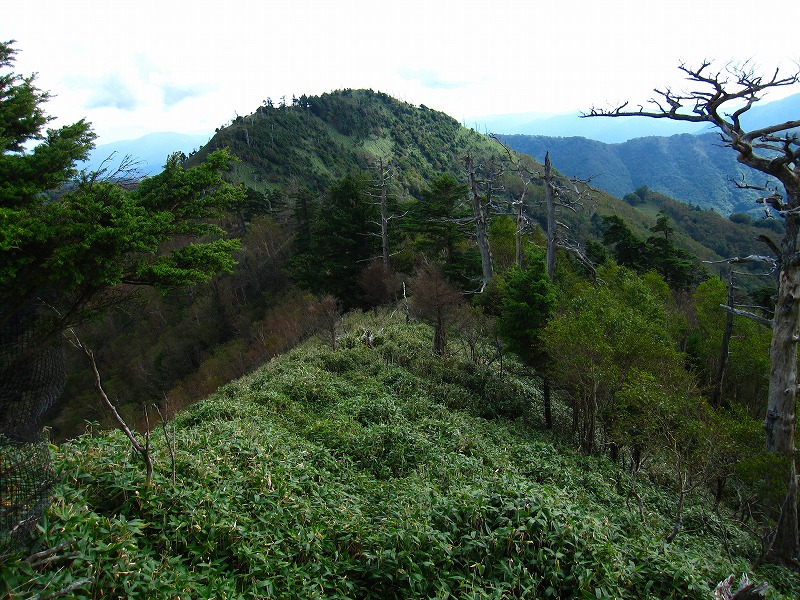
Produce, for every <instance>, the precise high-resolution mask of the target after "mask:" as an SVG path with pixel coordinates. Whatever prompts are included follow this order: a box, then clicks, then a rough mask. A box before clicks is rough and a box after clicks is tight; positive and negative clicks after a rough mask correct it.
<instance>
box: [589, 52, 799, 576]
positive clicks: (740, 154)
mask: <svg viewBox="0 0 800 600" xmlns="http://www.w3.org/2000/svg"><path fill="white" fill-rule="evenodd" d="M679 69H680V70H681V71H682V72H683V73H684V74H685V75H686V76H687V80H688V81H689V82H691V85H692V86H693V87H694V88H695V90H694V91H689V92H676V91H673V90H671V89H669V88H666V89H665V90H659V89H656V90H655V94H656V95H655V97H654V98H653V99H651V100H650V101H649V103H648V105H647V107H645V106H639V107H638V108H637V109H636V110H631V109H628V103H625V104H622V105H621V106H617V107H615V108H609V109H597V108H592V109H591V110H590V112H589V113H588V114H585V115H583V116H586V117H623V116H642V117H651V118H661V119H672V120H675V121H689V122H693V123H710V124H712V125H713V126H715V127H716V128H717V129H718V132H719V135H720V137H721V139H722V142H723V143H724V144H725V145H726V146H728V147H730V148H731V149H732V150H734V151H735V152H736V153H737V159H738V161H739V162H740V163H742V164H744V165H747V166H748V167H751V168H753V169H755V170H756V171H759V172H760V173H764V174H766V175H770V176H772V177H774V178H775V179H777V180H778V181H779V182H780V184H781V185H782V186H783V189H784V194H782V195H781V194H778V193H776V192H775V191H773V192H771V193H770V194H769V195H767V196H766V197H764V198H761V199H760V202H762V203H763V204H765V207H769V208H771V209H772V210H773V211H774V212H776V213H777V214H778V215H779V216H780V217H782V218H783V219H784V221H785V226H786V227H785V234H784V236H783V239H782V240H781V241H780V243H776V242H775V241H774V240H772V239H771V238H769V237H768V236H766V235H762V236H759V239H760V241H762V242H764V243H765V244H766V245H767V246H768V248H769V249H770V251H771V252H772V253H773V254H774V255H775V261H776V262H777V265H778V273H779V276H778V294H777V302H776V306H775V314H774V317H773V319H772V321H771V327H772V343H771V346H770V384H769V394H768V400H767V416H766V419H765V420H764V429H765V431H766V447H767V450H769V451H771V452H774V453H776V454H778V455H780V456H782V457H784V458H785V460H786V463H787V465H788V467H787V472H786V497H785V500H784V502H783V504H782V506H781V508H780V514H779V518H778V524H777V527H776V528H775V531H774V533H773V535H772V536H771V539H770V541H769V544H768V547H767V551H766V558H767V559H769V560H771V561H773V562H779V563H784V564H793V565H795V566H797V565H800V539H799V538H798V514H797V499H798V498H797V494H798V482H797V467H796V464H795V435H796V432H795V421H796V405H797V392H798V387H797V384H798V381H797V343H798V341H800V247H798V246H799V244H798V234H799V233H800V137H799V136H798V133H797V131H796V130H797V128H800V119H795V120H792V121H787V122H784V123H776V124H774V125H768V126H765V127H759V128H754V129H749V128H747V127H746V126H745V124H744V123H743V122H742V117H743V116H744V115H745V114H746V113H747V112H748V111H749V110H750V109H751V108H752V107H753V105H754V104H756V103H757V102H758V101H759V100H761V99H762V97H763V94H764V93H765V92H769V91H770V90H773V89H775V88H781V87H786V86H790V85H794V84H796V83H798V82H799V81H800V70H796V71H795V72H794V73H792V74H789V75H785V74H783V73H781V72H780V70H778V69H776V70H775V71H774V72H773V73H772V75H771V76H767V77H763V76H761V75H758V74H757V73H756V72H755V70H754V68H753V66H752V65H751V64H749V63H743V64H728V65H726V67H725V68H723V69H720V70H716V69H715V68H714V67H713V66H712V63H710V62H708V61H704V62H703V63H702V64H701V65H700V66H699V67H697V68H691V67H689V66H687V65H685V64H683V65H680V67H679ZM758 258H763V257H758ZM729 310H733V307H729ZM736 314H742V315H744V316H752V317H754V316H756V315H751V314H750V313H747V312H746V311H739V312H737V313H736ZM756 320H758V319H756ZM761 320H762V321H763V318H762V319H761Z"/></svg>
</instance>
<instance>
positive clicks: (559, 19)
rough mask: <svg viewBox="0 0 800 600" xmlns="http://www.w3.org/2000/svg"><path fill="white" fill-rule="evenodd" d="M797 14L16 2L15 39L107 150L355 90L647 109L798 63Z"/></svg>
mask: <svg viewBox="0 0 800 600" xmlns="http://www.w3.org/2000/svg"><path fill="white" fill-rule="evenodd" d="M778 9H780V10H778ZM775 14H781V15H782V16H781V22H780V23H776V22H775V17H774V15H775ZM40 15H41V16H40ZM798 17H800V5H798V4H797V3H788V2H785V1H782V0H762V2H761V3H760V4H759V6H758V7H754V6H753V5H752V4H750V3H746V2H744V0H730V1H728V2H726V3H725V5H724V8H721V7H720V5H719V4H718V3H706V4H702V3H701V4H698V3H697V2H695V1H694V0H673V1H672V2H671V3H670V5H669V6H668V7H663V6H662V5H657V4H652V3H645V2H633V1H632V0H608V1H606V2H598V3H587V2H585V1H584V0H560V1H559V2H557V3H539V2H524V3H523V2H519V0H495V1H494V2H491V3H486V2H484V1H477V0H462V1H461V2H458V3H453V2H449V1H443V0H439V1H437V0H405V1H404V2H386V1H383V2H379V1H375V0H339V1H335V0H306V1H305V2H288V1H286V2H280V3H278V2H270V1H268V2H259V3H252V2H245V1H243V0H231V1H229V2H228V3H219V2H213V3H212V2H188V1H185V0H184V1H178V0H159V1H155V0H141V1H140V2H138V3H136V4H119V3H110V4H109V3H99V2H96V1H94V0H71V2H69V3H66V2H48V1H47V0H28V1H27V2H25V3H15V4H12V5H11V6H9V7H6V8H5V10H4V16H3V19H2V21H0V39H11V38H14V39H17V40H18V44H17V48H18V49H19V50H20V54H19V60H18V63H17V67H18V71H19V72H21V73H30V72H33V71H38V72H39V73H40V78H39V83H40V85H41V87H42V88H43V89H48V90H51V91H52V92H53V93H54V94H55V95H56V97H54V98H53V100H52V101H51V103H50V106H49V107H48V109H49V111H50V113H51V114H54V115H56V116H58V117H60V120H61V121H63V122H71V121H74V120H76V119H78V118H82V117H87V118H88V119H89V120H90V121H92V123H93V125H94V127H95V129H96V130H97V132H98V133H99V134H100V138H101V139H100V141H101V142H105V141H111V140H112V139H119V138H120V137H128V138H130V137H134V136H136V135H141V134H143V133H147V132H148V131H159V130H165V129H166V130H173V131H181V132H197V131H203V130H205V131H213V129H214V128H215V127H217V126H219V125H222V124H224V123H225V122H226V121H227V120H229V119H230V118H231V117H233V116H234V115H235V114H237V113H238V114H247V113H249V112H251V111H253V110H255V109H256V108H257V107H258V106H259V105H260V104H261V102H262V101H263V100H264V99H265V98H267V97H272V98H273V99H277V98H280V97H281V96H284V95H285V96H288V97H291V95H292V94H296V95H301V94H308V95H312V94H319V93H323V92H326V91H330V90H334V89H341V88H347V87H351V88H356V87H369V88H372V89H375V90H381V91H384V92H387V93H389V94H392V95H394V96H397V97H399V98H401V99H403V100H406V101H408V102H412V103H414V104H421V103H424V104H426V105H427V106H430V107H432V108H435V109H438V110H443V111H445V112H447V113H449V114H451V115H452V116H453V117H455V118H457V119H459V120H464V119H469V118H470V117H474V116H479V115H489V114H499V113H513V112H550V113H552V112H572V111H577V110H580V109H587V108H589V107H590V106H592V105H593V104H604V103H606V102H615V101H618V100H623V99H632V100H634V101H643V100H646V99H647V98H648V97H649V96H650V94H651V92H652V89H653V88H654V87H657V86H666V85H671V86H673V87H679V86H681V85H682V84H683V82H682V80H681V77H680V73H679V72H678V71H677V68H676V67H677V65H678V64H679V63H680V62H681V61H684V60H685V61H688V62H690V63H696V62H697V61H700V60H702V59H705V58H719V59H721V60H728V59H739V60H741V59H745V58H750V57H752V58H754V59H755V60H756V61H757V62H758V63H760V64H761V65H763V66H765V68H772V67H773V66H774V65H777V64H778V63H779V62H781V61H783V62H784V64H790V63H789V62H788V61H790V60H791V59H796V58H798V57H800V51H798V50H797V49H796V48H795V45H794V43H793V41H792V40H791V39H790V36H788V35H781V34H780V33H776V32H777V31H779V30H780V28H781V27H782V24H783V23H795V22H797V21H798ZM737 22H738V23H746V31H747V32H750V33H748V34H747V35H744V34H743V33H742V31H743V29H742V27H744V25H742V26H737V25H734V24H735V23H737ZM717 23H719V25H717ZM761 32H763V33H761ZM109 74H115V75H116V77H117V79H116V81H115V80H114V79H113V78H111V77H110V75H109ZM79 82H83V83H81V85H78V83H79ZM86 82H89V83H91V89H87V88H86Z"/></svg>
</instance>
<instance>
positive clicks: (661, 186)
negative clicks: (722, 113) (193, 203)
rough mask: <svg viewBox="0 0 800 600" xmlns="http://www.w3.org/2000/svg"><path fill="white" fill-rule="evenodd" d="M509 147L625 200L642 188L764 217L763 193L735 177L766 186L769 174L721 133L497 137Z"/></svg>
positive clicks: (724, 210)
mask: <svg viewBox="0 0 800 600" xmlns="http://www.w3.org/2000/svg"><path fill="white" fill-rule="evenodd" d="M498 137H499V138H500V139H501V140H503V141H504V142H505V143H506V144H508V146H509V147H511V148H512V149H514V150H516V151H517V152H522V153H525V154H529V155H530V156H532V157H533V158H535V159H536V160H538V161H540V162H542V161H544V156H545V154H546V153H547V152H550V160H551V161H552V163H553V166H554V167H556V168H557V169H558V170H559V171H561V172H562V173H564V174H565V175H568V176H570V177H573V176H574V177H578V178H580V179H584V180H591V184H592V185H593V186H594V187H597V188H600V189H601V190H604V191H606V192H608V193H609V194H613V195H614V196H617V197H618V198H623V197H624V196H625V195H626V194H629V193H631V192H633V191H634V190H635V189H636V188H638V187H640V186H647V187H648V188H650V189H652V190H654V191H656V192H659V193H661V194H664V195H665V196H669V197H671V198H675V199H677V200H680V201H682V202H685V203H686V204H691V205H692V206H699V207H701V208H704V209H714V210H716V211H717V212H719V213H720V214H723V215H729V214H731V213H736V212H749V213H753V215H754V216H758V215H759V213H760V216H763V207H760V205H758V204H756V203H755V199H756V198H758V196H759V192H757V191H753V190H744V189H739V188H738V187H737V186H736V184H735V183H734V182H735V181H740V182H741V181H743V180H744V181H747V183H749V184H757V185H763V184H764V183H766V180H765V177H764V175H762V174H760V173H755V172H754V171H753V170H752V169H749V168H748V167H745V166H744V165H741V164H740V163H739V162H737V160H736V153H735V152H734V151H733V150H731V149H730V148H727V147H725V146H723V144H722V143H721V141H720V138H719V136H718V135H716V134H713V133H706V134H703V135H690V134H686V133H684V134H681V135H673V136H670V137H658V136H652V137H644V138H635V139H632V140H629V141H627V142H623V143H620V144H604V143H603V142H598V141H596V140H589V139H586V138H582V137H547V136H539V135H501V136H498Z"/></svg>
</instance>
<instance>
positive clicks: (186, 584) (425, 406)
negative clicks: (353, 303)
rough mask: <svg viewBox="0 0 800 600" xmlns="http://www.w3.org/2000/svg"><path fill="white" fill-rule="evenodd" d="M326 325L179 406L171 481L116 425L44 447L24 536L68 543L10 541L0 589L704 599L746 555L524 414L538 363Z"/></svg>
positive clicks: (164, 460)
mask: <svg viewBox="0 0 800 600" xmlns="http://www.w3.org/2000/svg"><path fill="white" fill-rule="evenodd" d="M343 328H344V331H345V333H344V335H343V336H342V337H341V339H340V344H339V349H337V350H335V351H334V350H331V349H330V348H327V347H324V346H322V345H320V344H319V343H316V342H313V341H312V342H309V343H307V344H305V345H304V346H303V347H301V348H298V349H297V350H295V351H293V352H291V353H289V354H287V355H284V356H281V357H278V358H276V359H274V360H272V361H271V362H269V363H268V364H266V365H264V366H263V367H262V368H261V369H259V370H257V371H255V372H254V373H253V374H251V375H250V376H247V377H245V378H243V379H240V380H238V381H236V382H234V383H232V384H230V385H228V386H225V387H224V388H222V389H220V390H219V392H218V393H217V394H215V395H214V396H212V397H210V398H208V399H206V400H205V401H203V402H200V403H198V404H196V405H194V406H192V407H191V408H190V409H189V410H187V411H186V412H184V413H182V414H180V415H179V416H178V417H177V419H176V420H175V422H174V423H173V424H171V425H170V426H169V427H170V429H169V431H170V436H171V438H172V439H174V441H175V473H176V481H175V483H173V482H172V479H171V469H170V457H169V454H168V452H167V446H166V444H165V441H164V437H163V435H159V436H154V440H153V443H154V452H155V456H156V473H155V477H154V484H153V487H152V489H147V490H146V489H143V488H142V476H143V475H142V468H141V465H140V464H138V461H137V460H135V459H134V458H132V456H131V453H130V448H129V445H128V443H127V442H126V440H125V439H124V438H123V436H121V435H120V434H119V432H106V433H100V434H96V435H92V434H87V435H85V436H83V437H81V438H79V439H76V440H74V441H72V442H70V443H66V444H64V445H62V446H60V447H58V448H54V451H55V456H56V466H57V467H58V468H59V469H60V470H61V471H62V472H63V474H64V483H63V484H62V485H61V486H60V487H59V488H58V490H57V495H56V499H55V502H54V505H53V508H52V510H51V513H50V515H49V517H48V519H47V520H46V522H45V523H43V525H42V535H41V539H40V542H39V543H40V546H41V547H52V546H56V545H58V544H61V543H64V544H65V547H64V549H63V552H64V553H66V552H74V554H73V555H71V556H70V557H69V558H68V559H66V560H61V561H56V562H53V563H49V564H44V565H40V566H39V567H36V568H34V567H32V566H31V565H30V564H27V563H24V562H20V561H19V560H18V558H19V557H17V556H10V557H9V556H6V557H5V558H6V560H5V561H4V563H3V566H2V568H1V570H0V575H2V577H0V580H2V581H3V582H4V584H5V586H6V590H8V589H13V590H15V592H14V594H16V596H15V595H13V594H12V595H11V596H9V597H30V596H31V595H33V594H34V593H39V594H41V595H42V596H44V595H45V594H47V593H52V592H54V591H56V590H59V589H63V588H65V587H66V586H68V585H69V584H70V583H71V582H78V581H80V580H81V579H83V578H92V580H93V581H92V583H85V584H84V585H80V586H78V587H76V589H74V590H73V591H72V592H71V597H75V598H99V597H127V598H177V597H180V598H269V597H274V598H547V597H552V598H670V597H674V598H703V599H705V598H708V597H710V594H711V590H712V589H713V587H714V586H715V585H716V583H717V582H718V581H720V580H721V579H723V578H724V577H727V576H728V575H729V574H731V573H737V574H738V573H741V572H743V571H750V570H751V569H752V567H751V565H750V563H749V562H748V561H749V560H751V559H753V558H754V557H755V556H756V554H757V552H758V548H759V545H758V540H757V539H756V538H755V537H754V536H752V535H751V534H749V533H747V532H745V531H743V530H741V529H738V528H737V527H736V526H735V525H734V524H733V521H732V519H731V517H730V515H727V514H726V511H725V510H724V509H723V511H722V512H720V513H714V512H712V511H711V510H710V508H709V506H710V502H709V500H708V499H706V498H703V497H701V496H693V497H690V499H689V502H688V506H686V507H685V509H684V511H685V518H684V524H685V531H684V532H682V533H681V534H680V535H679V536H678V537H677V539H676V540H675V541H674V542H673V543H672V544H667V543H665V542H664V537H665V535H666V534H667V533H668V532H669V531H670V529H671V527H672V522H671V519H670V515H671V514H672V511H673V510H674V507H675V502H676V500H677V493H676V492H675V491H674V490H672V488H671V487H670V485H669V477H668V475H667V471H665V470H664V469H658V470H657V472H659V473H660V475H659V481H660V483H659V484H655V483H652V482H648V481H644V480H643V481H642V482H641V483H640V489H639V491H640V494H641V495H642V498H643V502H644V509H645V511H644V517H645V518H644V519H641V518H640V517H639V515H638V513H637V511H636V510H635V508H634V506H631V507H630V508H628V506H627V504H628V503H627V500H626V489H627V483H626V476H625V474H624V472H623V471H621V470H620V469H619V467H617V466H615V465H614V464H612V463H610V462H609V461H608V460H606V459H604V458H599V457H588V456H582V455H579V454H577V453H576V452H575V451H574V450H572V449H571V447H570V446H569V445H568V444H566V443H564V444H562V443H559V442H558V441H557V438H554V437H553V436H552V434H547V433H544V432H542V431H541V430H539V429H538V414H539V409H540V406H539V402H540V397H539V392H538V388H537V386H536V382H535V381H534V380H531V379H526V378H524V377H518V376H513V375H510V374H509V372H508V370H506V371H505V372H504V374H501V373H500V372H499V371H498V369H497V368H496V366H490V365H487V364H475V363H471V362H468V361H467V360H465V359H462V358H459V357H458V356H451V357H450V358H448V359H445V360H441V359H433V358H432V357H431V356H430V352H429V349H430V346H431V337H432V336H431V331H430V330H429V329H428V328H427V327H425V326H422V325H418V324H407V323H406V322H405V319H404V317H403V315H402V314H389V313H388V312H387V313H382V314H370V315H365V316H361V315H351V316H349V317H348V319H347V320H346V321H345V323H344V327H343ZM366 330H369V331H370V332H371V333H372V345H371V346H370V347H368V346H366V345H365V344H364V343H363V340H364V332H365V331H366ZM559 406H560V405H559ZM556 416H557V419H556V420H557V422H559V421H567V420H568V417H567V415H566V410H565V408H564V407H560V408H559V409H558V410H557V411H556ZM31 577H33V580H31ZM756 577H757V578H758V579H765V578H767V579H769V580H770V581H771V582H772V583H773V585H780V586H781V589H782V590H783V593H784V594H786V596H780V595H778V594H776V595H775V597H791V594H792V593H793V592H794V593H797V592H798V591H800V580H798V579H797V577H796V575H795V576H792V575H790V574H789V573H788V572H786V571H782V570H780V569H775V568H766V569H765V570H762V571H760V572H758V573H757V574H756ZM792 586H794V587H792ZM0 590H2V588H0ZM4 591H5V590H4ZM0 593H2V592H0Z"/></svg>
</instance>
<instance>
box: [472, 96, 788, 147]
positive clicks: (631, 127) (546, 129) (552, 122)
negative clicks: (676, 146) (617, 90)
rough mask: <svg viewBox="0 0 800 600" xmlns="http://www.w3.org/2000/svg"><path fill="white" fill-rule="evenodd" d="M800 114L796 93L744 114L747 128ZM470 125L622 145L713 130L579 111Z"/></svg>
mask: <svg viewBox="0 0 800 600" xmlns="http://www.w3.org/2000/svg"><path fill="white" fill-rule="evenodd" d="M587 108H588V107H587ZM798 115H800V94H794V95H792V96H788V97H786V98H783V99H781V100H775V101H773V102H766V103H764V104H756V105H754V106H753V108H752V109H750V111H748V113H747V114H746V115H745V116H744V117H743V123H744V125H745V127H748V128H757V127H763V126H764V125H768V124H772V123H781V122H784V121H789V120H792V119H797V118H798ZM467 125H468V126H474V127H475V129H477V130H478V131H480V132H482V133H497V134H527V135H542V136H550V137H583V138H588V139H591V140H597V141H600V142H605V143H607V144H618V143H621V142H626V141H628V140H631V139H634V138H639V137H651V136H672V135H677V134H681V133H692V134H701V133H708V132H709V131H711V130H710V129H709V128H708V127H707V126H706V125H704V124H697V123H686V122H678V121H670V120H669V119H648V118H644V117H615V118H594V117H593V118H582V117H581V116H580V114H578V113H575V114H559V115H541V114H536V113H517V114H509V115H491V116H487V117H481V118H477V119H471V120H470V121H469V122H468V123H467Z"/></svg>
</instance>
